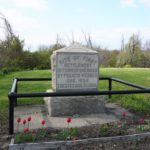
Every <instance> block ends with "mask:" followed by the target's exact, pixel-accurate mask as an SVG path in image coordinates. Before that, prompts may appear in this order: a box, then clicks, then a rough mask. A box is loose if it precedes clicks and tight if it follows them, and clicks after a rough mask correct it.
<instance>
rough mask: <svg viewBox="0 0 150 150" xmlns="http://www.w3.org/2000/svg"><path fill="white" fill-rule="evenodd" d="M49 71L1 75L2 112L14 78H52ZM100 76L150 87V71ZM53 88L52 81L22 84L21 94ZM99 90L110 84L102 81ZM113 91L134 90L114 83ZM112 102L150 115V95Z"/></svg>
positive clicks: (25, 101)
mask: <svg viewBox="0 0 150 150" xmlns="http://www.w3.org/2000/svg"><path fill="white" fill-rule="evenodd" d="M50 76H51V72H50V71H49V70H33V71H20V72H14V73H10V74H8V75H1V74H0V110H4V109H5V110H6V109H7V108H8V97H7V95H8V92H9V91H10V89H11V85H12V82H13V78H14V77H50ZM100 76H113V77H117V78H120V79H123V80H127V81H130V82H133V83H137V84H142V85H144V86H147V87H150V69H142V68H123V69H119V68H101V69H100ZM50 88H51V82H50V81H36V82H35V81H33V82H20V83H19V88H18V91H19V92H33V91H34V92H44V91H46V90H47V89H50ZM99 89H100V90H104V89H108V82H106V81H100V82H99ZM113 89H114V90H115V89H132V88H129V87H128V86H124V85H121V84H119V83H115V82H114V83H113ZM110 101H111V102H117V103H119V104H120V105H122V106H123V107H125V108H128V109H130V110H132V111H135V112H139V113H148V114H150V109H149V108H150V94H137V95H114V96H113V97H112V99H111V100H110ZM18 103H19V104H41V103H43V100H42V98H26V99H19V100H18Z"/></svg>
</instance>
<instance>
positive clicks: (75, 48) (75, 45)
mask: <svg viewBox="0 0 150 150" xmlns="http://www.w3.org/2000/svg"><path fill="white" fill-rule="evenodd" d="M57 52H64V53H65V52H75V53H83V52H84V53H97V51H95V50H92V49H90V48H87V47H85V46H82V45H81V44H80V43H72V44H71V45H70V46H68V47H64V48H61V49H58V50H56V51H54V53H57Z"/></svg>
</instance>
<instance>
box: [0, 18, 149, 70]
mask: <svg viewBox="0 0 150 150" xmlns="http://www.w3.org/2000/svg"><path fill="white" fill-rule="evenodd" d="M1 19H3V21H4V25H5V33H6V34H5V39H3V40H2V39H1V40H0V70H1V72H3V73H7V72H9V71H15V70H25V69H50V66H51V64H50V56H51V54H52V52H53V51H55V50H57V49H60V48H63V47H65V46H66V45H65V44H64V43H63V44H62V43H61V42H59V40H58V38H57V39H56V44H53V45H50V46H41V47H39V48H38V49H37V51H35V52H31V50H25V49H24V41H22V40H20V38H19V36H16V35H15V34H14V33H13V31H12V28H11V25H10V24H9V22H8V20H7V19H6V18H5V17H3V16H2V17H1ZM0 38H1V37H0ZM92 43H93V42H92V40H91V37H90V35H89V37H88V38H86V44H84V45H85V46H87V47H90V48H92V49H94V50H96V51H97V52H98V53H99V58H100V66H101V67H150V41H147V42H145V43H144V44H143V43H142V41H141V39H140V37H139V35H138V34H133V35H132V36H131V37H130V38H129V40H128V42H127V43H124V39H123V38H122V42H121V44H120V45H121V48H120V50H109V49H104V48H101V47H100V46H95V45H93V44H92Z"/></svg>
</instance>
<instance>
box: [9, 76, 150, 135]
mask: <svg viewBox="0 0 150 150" xmlns="http://www.w3.org/2000/svg"><path fill="white" fill-rule="evenodd" d="M99 80H108V90H105V91H82V92H80V91H79V92H73V91H72V92H38V93H35V92H34V93H29V92H28V93H18V82H21V81H51V78H15V79H14V81H13V84H12V88H11V91H10V92H9V94H8V97H9V134H10V135H12V134H14V106H17V98H30V97H58V96H88V95H108V96H109V98H111V95H114V94H142V93H150V87H145V86H142V85H138V84H134V83H131V82H128V81H124V80H121V79H118V78H114V77H99ZM113 81H114V82H119V83H121V84H124V85H128V86H131V87H134V88H137V89H134V90H112V82H113Z"/></svg>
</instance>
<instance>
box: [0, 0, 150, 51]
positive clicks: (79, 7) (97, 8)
mask: <svg viewBox="0 0 150 150" xmlns="http://www.w3.org/2000/svg"><path fill="white" fill-rule="evenodd" d="M0 12H1V13H3V14H4V15H5V16H6V18H7V19H8V20H9V22H10V23H11V25H12V27H13V29H14V31H15V33H16V34H17V35H19V36H20V38H21V39H23V40H25V47H26V48H30V49H32V50H35V49H37V48H38V46H39V45H50V44H53V43H54V42H55V40H56V35H57V33H58V34H59V36H60V38H61V41H62V42H64V43H68V42H69V40H70V39H71V38H72V34H73V35H74V39H75V41H81V42H83V41H84V36H83V33H86V34H89V33H90V35H91V37H92V39H93V41H94V42H95V44H98V45H101V46H102V47H107V48H110V49H115V48H117V49H119V48H120V43H121V37H122V35H124V37H125V40H126V41H127V39H128V38H129V36H130V35H131V34H132V33H139V34H140V36H141V38H142V40H143V41H145V40H146V39H150V19H149V18H150V0H0ZM0 33H2V32H0ZM1 35H2V34H1ZM0 37H1V36H0Z"/></svg>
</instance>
